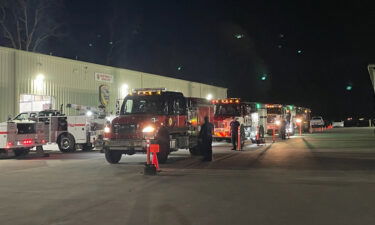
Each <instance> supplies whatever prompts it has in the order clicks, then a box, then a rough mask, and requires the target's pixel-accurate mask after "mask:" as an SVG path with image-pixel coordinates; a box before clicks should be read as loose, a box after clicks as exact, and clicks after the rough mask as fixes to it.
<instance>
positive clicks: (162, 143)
mask: <svg viewBox="0 0 375 225" xmlns="http://www.w3.org/2000/svg"><path fill="white" fill-rule="evenodd" d="M169 142H170V140H169V133H168V131H167V130H165V129H162V130H160V131H159V133H158V137H157V143H158V145H159V152H158V153H157V154H158V161H159V163H160V164H164V163H166V162H167V160H168V155H169V153H170V152H171V150H170V143H169Z"/></svg>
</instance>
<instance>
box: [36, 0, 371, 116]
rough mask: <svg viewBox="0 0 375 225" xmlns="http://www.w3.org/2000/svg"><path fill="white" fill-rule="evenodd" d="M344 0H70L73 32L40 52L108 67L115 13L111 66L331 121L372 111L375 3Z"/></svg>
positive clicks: (68, 17) (67, 11)
mask: <svg viewBox="0 0 375 225" xmlns="http://www.w3.org/2000/svg"><path fill="white" fill-rule="evenodd" d="M327 2H330V3H327ZM345 2H346V1H337V2H331V1H292V0H290V1H280V0H275V1H264V0H262V1H260V0H259V1H195V0H189V1H186V0H179V1H177V0H176V1H151V0H148V1H127V0H122V1H111V0H107V1H102V0H79V1H77V0H66V6H65V9H64V12H65V17H66V19H65V21H66V24H67V31H68V35H67V36H66V37H64V38H63V40H56V41H51V42H50V43H49V45H46V46H45V47H44V49H43V51H45V52H51V51H52V52H53V54H54V55H58V56H63V57H68V58H74V57H75V56H78V59H80V60H84V61H90V62H95V63H100V64H104V63H106V62H105V58H106V55H107V52H108V40H109V29H108V21H110V20H111V18H112V17H113V16H112V15H118V16H117V19H116V25H115V27H116V29H115V32H114V33H115V36H116V37H117V38H118V39H120V40H121V43H120V44H119V45H118V47H116V49H117V51H116V53H114V55H113V56H114V57H113V59H112V61H111V65H114V66H120V67H125V68H129V69H134V70H140V71H145V72H150V73H156V74H162V75H167V76H171V77H176V78H182V79H188V80H194V81H200V82H203V83H209V84H215V85H220V86H225V87H228V88H229V95H230V96H231V97H242V98H246V99H248V100H252V101H268V102H281V103H289V104H295V105H302V106H307V107H311V108H312V109H313V112H315V113H314V114H322V115H323V116H325V117H326V118H332V119H336V118H344V117H345V116H369V115H373V112H374V93H373V90H372V87H371V84H370V79H369V75H368V72H367V70H366V66H367V64H369V63H375V29H374V28H375V7H374V6H375V4H370V3H369V2H370V1H360V0H357V1H350V3H349V1H348V3H345ZM235 34H243V35H244V37H243V38H240V39H237V38H236V37H235ZM89 44H92V47H90V46H89ZM299 50H300V51H301V53H298V51H299ZM180 66H181V67H182V69H181V70H178V67H180ZM264 73H265V74H267V75H268V79H267V80H266V81H261V80H260V76H261V74H264ZM348 83H351V84H352V85H353V89H352V91H346V89H345V88H346V85H347V84H348Z"/></svg>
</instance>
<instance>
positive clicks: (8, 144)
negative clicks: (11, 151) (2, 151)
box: [5, 142, 13, 148]
mask: <svg viewBox="0 0 375 225" xmlns="http://www.w3.org/2000/svg"><path fill="white" fill-rule="evenodd" d="M12 146H13V142H8V143H7V145H6V146H5V148H11V147H12Z"/></svg>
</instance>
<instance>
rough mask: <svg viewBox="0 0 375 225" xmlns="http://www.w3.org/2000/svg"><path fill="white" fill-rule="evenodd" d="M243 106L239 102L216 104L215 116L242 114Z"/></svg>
mask: <svg viewBox="0 0 375 225" xmlns="http://www.w3.org/2000/svg"><path fill="white" fill-rule="evenodd" d="M240 112H241V106H240V105H237V104H223V105H216V110H215V116H240V114H241V113H240Z"/></svg>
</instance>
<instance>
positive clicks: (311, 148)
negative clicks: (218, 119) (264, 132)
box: [0, 128, 375, 225]
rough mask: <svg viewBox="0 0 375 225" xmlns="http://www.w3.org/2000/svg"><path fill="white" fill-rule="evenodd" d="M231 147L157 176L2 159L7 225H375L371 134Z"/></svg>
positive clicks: (101, 166)
mask: <svg viewBox="0 0 375 225" xmlns="http://www.w3.org/2000/svg"><path fill="white" fill-rule="evenodd" d="M230 147H231V146H230V144H228V143H215V144H214V161H213V162H210V163H206V162H201V161H200V157H190V156H189V153H188V151H187V150H181V151H178V152H176V153H173V154H171V157H170V159H169V161H168V163H167V164H164V165H162V172H161V173H160V174H159V175H158V176H153V177H150V176H144V175H143V174H142V171H143V163H144V161H145V155H134V156H125V157H124V158H123V159H122V161H121V162H120V164H117V165H109V164H108V163H106V161H105V160H104V155H103V154H101V153H99V152H76V153H70V154H62V153H60V152H58V151H52V152H51V156H50V157H49V158H33V159H25V160H17V159H6V160H0V171H1V172H0V202H1V204H0V218H1V221H2V222H1V224H6V225H8V224H10V225H13V224H25V225H26V224H27V225H33V224H35V225H42V224H59V225H66V224H79V225H81V224H114V225H115V224H131V225H133V224H215V225H217V224H219V225H220V224H298V225H300V224H374V223H375V216H374V214H373V209H374V207H375V196H374V195H373V191H374V186H375V173H374V171H375V157H374V156H375V136H374V133H373V129H368V128H367V129H365V128H363V129H362V128H358V129H355V128H344V129H333V130H329V131H326V132H324V133H317V134H306V135H303V136H302V137H292V138H291V139H290V140H286V141H279V140H278V141H277V142H276V143H273V144H272V143H268V144H267V145H264V146H256V145H251V144H248V145H247V146H246V148H245V149H244V151H241V152H238V151H230V150H229V149H230ZM47 150H48V149H47Z"/></svg>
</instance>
